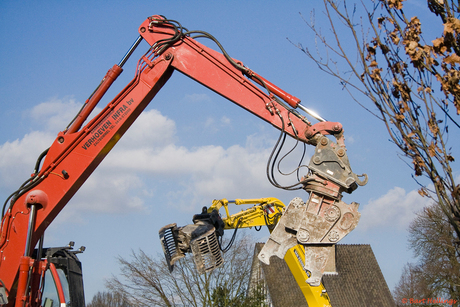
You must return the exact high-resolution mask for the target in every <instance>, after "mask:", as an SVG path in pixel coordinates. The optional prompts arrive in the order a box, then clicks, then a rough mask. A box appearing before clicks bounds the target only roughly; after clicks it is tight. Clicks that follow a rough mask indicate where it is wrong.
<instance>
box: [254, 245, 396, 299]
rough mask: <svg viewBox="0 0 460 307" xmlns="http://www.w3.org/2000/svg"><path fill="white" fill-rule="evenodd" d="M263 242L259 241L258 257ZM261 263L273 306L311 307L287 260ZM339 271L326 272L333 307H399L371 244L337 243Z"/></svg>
mask: <svg viewBox="0 0 460 307" xmlns="http://www.w3.org/2000/svg"><path fill="white" fill-rule="evenodd" d="M263 245H264V244H263V243H257V244H256V247H255V251H254V257H255V259H257V255H258V254H259V252H260V250H261V249H262V247H263ZM253 265H254V262H253ZM260 265H261V268H262V270H263V275H264V278H265V282H266V285H267V287H268V291H269V293H270V297H271V300H272V303H273V306H275V307H284V306H307V304H306V303H305V298H304V296H303V294H302V292H301V290H300V288H299V286H298V285H297V283H296V281H295V279H294V277H293V276H292V274H291V272H290V270H289V268H288V266H287V264H286V262H285V261H284V260H282V259H279V258H278V257H272V258H271V259H270V265H265V264H263V263H260ZM336 270H337V274H326V275H323V285H324V287H325V288H326V290H327V292H328V294H329V298H330V301H331V305H332V306H333V307H335V306H341V307H348V306H353V307H355V306H381V307H384V306H395V302H394V300H393V297H392V295H391V292H390V290H389V288H388V285H387V283H386V281H385V278H384V277H383V274H382V271H381V270H380V267H379V264H378V262H377V259H376V258H375V255H374V253H373V252H372V248H371V247H370V245H348V244H337V245H336Z"/></svg>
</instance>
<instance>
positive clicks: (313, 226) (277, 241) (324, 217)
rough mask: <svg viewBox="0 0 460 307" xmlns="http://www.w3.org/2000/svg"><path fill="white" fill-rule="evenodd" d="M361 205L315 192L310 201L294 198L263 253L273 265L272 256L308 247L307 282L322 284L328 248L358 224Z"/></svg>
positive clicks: (280, 255)
mask: <svg viewBox="0 0 460 307" xmlns="http://www.w3.org/2000/svg"><path fill="white" fill-rule="evenodd" d="M358 206H359V205H358V204H357V203H352V204H351V205H347V204H346V203H344V202H342V201H340V200H336V199H333V198H328V197H324V196H321V195H318V194H316V193H313V192H312V193H311V195H310V199H309V201H308V203H307V204H306V203H304V202H303V201H302V199H300V198H294V199H293V200H292V201H291V202H290V203H289V205H288V206H287V209H286V211H285V213H284V214H283V216H282V217H281V219H280V221H279V222H278V224H277V225H276V227H275V229H274V230H273V232H272V234H271V235H270V237H269V239H268V240H267V242H266V243H265V246H264V247H263V248H262V250H261V252H260V253H259V260H260V261H262V262H263V263H265V264H267V265H269V264H270V257H271V256H274V255H276V256H278V257H279V258H281V259H283V258H284V256H285V254H286V252H287V251H288V250H289V249H290V248H292V247H294V246H295V245H297V244H301V245H303V246H304V248H305V266H304V268H305V270H307V271H309V272H310V273H311V275H310V278H309V279H308V280H307V283H308V284H310V285H311V286H319V284H320V282H321V277H322V275H323V274H324V270H325V267H326V263H327V260H328V258H329V253H328V252H327V248H326V249H325V247H327V246H330V245H333V244H336V243H337V242H338V241H340V240H341V239H343V238H344V237H345V236H346V235H347V234H348V233H350V232H351V231H352V230H353V229H354V228H355V227H356V225H357V224H358V221H359V218H360V216H361V214H360V213H359V212H358Z"/></svg>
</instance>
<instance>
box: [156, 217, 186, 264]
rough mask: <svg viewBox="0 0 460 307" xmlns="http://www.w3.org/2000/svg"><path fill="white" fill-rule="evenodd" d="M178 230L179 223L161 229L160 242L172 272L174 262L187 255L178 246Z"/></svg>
mask: <svg viewBox="0 0 460 307" xmlns="http://www.w3.org/2000/svg"><path fill="white" fill-rule="evenodd" d="M176 230H177V224H176V223H173V224H169V225H166V226H164V227H163V228H161V229H160V231H159V235H160V242H161V246H162V247H163V252H164V254H165V259H166V262H167V264H168V268H169V272H172V271H173V269H174V262H176V261H177V260H179V259H180V258H183V257H185V255H184V253H182V252H181V251H180V250H179V248H178V242H177V236H176V235H175V234H174V231H176Z"/></svg>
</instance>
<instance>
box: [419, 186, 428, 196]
mask: <svg viewBox="0 0 460 307" xmlns="http://www.w3.org/2000/svg"><path fill="white" fill-rule="evenodd" d="M418 194H420V195H421V196H422V197H425V196H428V193H427V192H426V189H425V188H421V189H420V190H418Z"/></svg>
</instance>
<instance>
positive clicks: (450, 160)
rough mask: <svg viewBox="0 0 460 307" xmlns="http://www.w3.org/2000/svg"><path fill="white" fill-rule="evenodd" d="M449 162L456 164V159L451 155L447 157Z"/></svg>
mask: <svg viewBox="0 0 460 307" xmlns="http://www.w3.org/2000/svg"><path fill="white" fill-rule="evenodd" d="M447 161H449V162H454V161H455V159H454V157H452V156H451V155H447Z"/></svg>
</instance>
